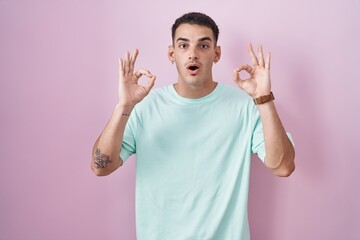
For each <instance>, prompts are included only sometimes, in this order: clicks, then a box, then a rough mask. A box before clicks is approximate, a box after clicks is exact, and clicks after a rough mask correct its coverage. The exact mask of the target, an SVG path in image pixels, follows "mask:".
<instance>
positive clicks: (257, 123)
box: [251, 106, 266, 162]
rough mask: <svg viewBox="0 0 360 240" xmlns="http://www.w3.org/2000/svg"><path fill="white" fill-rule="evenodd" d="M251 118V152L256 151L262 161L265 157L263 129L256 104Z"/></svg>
mask: <svg viewBox="0 0 360 240" xmlns="http://www.w3.org/2000/svg"><path fill="white" fill-rule="evenodd" d="M252 120H253V121H252V122H253V131H252V138H251V153H256V154H257V155H258V157H259V158H260V159H261V160H262V161H263V162H264V161H265V157H266V152H265V141H264V130H263V125H262V122H261V118H260V114H259V111H258V109H257V107H256V106H254V108H253V113H252Z"/></svg>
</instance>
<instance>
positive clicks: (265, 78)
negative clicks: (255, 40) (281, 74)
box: [234, 43, 271, 98]
mask: <svg viewBox="0 0 360 240" xmlns="http://www.w3.org/2000/svg"><path fill="white" fill-rule="evenodd" d="M248 52H249V55H250V57H251V59H252V63H253V66H252V67H251V66H249V65H248V64H244V65H241V66H239V67H237V68H235V69H234V81H235V82H236V83H237V85H238V86H239V87H240V88H241V89H243V90H244V91H245V92H246V93H247V94H249V95H250V96H251V97H252V98H257V97H260V96H264V95H268V94H270V91H271V84H270V53H268V54H267V56H266V62H265V61H264V54H263V48H262V46H261V45H260V46H259V48H258V57H257V56H256V55H255V53H254V50H253V48H252V45H251V43H250V44H249V46H248ZM241 71H246V72H247V73H248V74H249V75H250V77H249V78H247V79H241V78H240V72H241Z"/></svg>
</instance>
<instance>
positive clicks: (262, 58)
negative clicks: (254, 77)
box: [258, 45, 265, 67]
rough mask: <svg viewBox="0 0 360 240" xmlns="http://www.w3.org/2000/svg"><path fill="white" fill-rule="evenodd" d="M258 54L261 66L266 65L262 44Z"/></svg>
mask: <svg viewBox="0 0 360 240" xmlns="http://www.w3.org/2000/svg"><path fill="white" fill-rule="evenodd" d="M258 54H259V65H260V66H261V67H265V65H264V53H263V47H262V45H260V46H259V48H258Z"/></svg>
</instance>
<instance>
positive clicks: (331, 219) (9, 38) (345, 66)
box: [0, 0, 360, 240]
mask: <svg viewBox="0 0 360 240" xmlns="http://www.w3.org/2000/svg"><path fill="white" fill-rule="evenodd" d="M194 10H195V11H203V12H206V13H208V14H209V15H210V16H212V17H213V18H214V19H215V20H216V21H217V23H218V25H219V26H220V29H221V35H220V41H219V44H220V45H222V49H223V56H222V60H221V61H220V62H219V63H218V64H217V65H216V66H215V76H216V79H217V80H218V81H221V82H227V83H230V84H233V83H232V80H231V78H232V69H233V68H234V67H235V66H237V65H240V64H242V63H250V61H249V57H248V56H247V53H246V45H247V43H248V42H249V41H252V42H253V43H254V45H257V44H259V43H262V44H264V47H265V50H267V51H271V52H272V80H273V91H274V93H275V96H276V104H277V107H278V110H279V112H280V114H281V116H282V120H283V123H284V125H285V126H286V128H287V130H288V131H290V132H292V134H293V137H294V139H295V142H296V149H297V157H296V159H297V169H296V172H295V173H294V174H293V175H292V176H291V177H290V178H287V179H284V178H276V177H274V176H272V175H271V174H270V173H269V172H268V171H267V170H266V169H265V168H264V167H263V166H262V164H261V163H260V161H258V160H255V161H254V164H253V169H252V179H251V192H250V204H249V205H250V206H249V210H250V221H251V232H252V236H253V239H254V240H264V239H267V240H289V239H291V240H307V239H315V240H318V239H327V240H335V239H348V240H355V239H360V231H359V223H360V206H359V203H360V193H359V186H358V185H359V182H360V177H359V174H358V170H359V168H360V161H359V157H358V155H359V154H358V153H357V150H359V149H358V147H359V140H358V138H359V127H358V125H357V121H356V120H358V119H359V117H360V116H359V110H360V109H359V103H358V102H359V99H358V97H357V96H358V95H359V89H360V84H359V81H360V77H359V66H358V64H359V56H360V47H359V46H360V45H359V43H360V32H359V22H360V17H359V16H360V15H359V12H360V2H359V1H358V0H347V1H340V0H330V1H329V0H319V1H310V0H305V1H303V0H301V1H300V0H296V1H287V0H279V1H274V2H271V1H267V0H260V1H235V0H229V1H220V2H219V1H218V2H216V3H210V2H209V1H190V0H184V1H176V2H172V1H163V2H160V1H159V0H156V1H143V2H139V1H136V0H135V1H115V0H107V1H88V0H86V1H85V0H79V1H70V0H64V1H51V2H50V1H40V0H36V1H35V0H34V1H20V0H1V1H0V93H1V94H0V107H1V113H0V114H1V118H0V119H1V125H0V132H1V134H0V141H1V144H0V146H1V169H2V170H1V174H0V239H1V240H13V239H14V240H17V239H27V240H33V239H34V240H35V239H36V240H38V239H55V240H60V239H61V240H62V239H87V240H92V239H94V240H95V239H114V240H115V239H124V240H127V239H135V227H134V223H135V218H134V170H135V161H128V162H127V163H126V165H125V166H124V167H123V168H122V169H121V170H119V171H118V172H116V173H114V174H113V175H111V176H109V177H105V178H98V177H95V175H94V174H93V173H92V172H91V171H90V167H89V163H90V152H91V148H92V145H93V142H94V140H95V139H96V137H97V136H98V134H99V133H100V132H101V130H102V128H103V126H104V125H105V124H106V122H107V120H108V118H109V116H110V114H111V112H112V109H113V107H114V105H115V103H116V100H117V91H116V88H117V58H118V56H123V54H124V52H125V51H126V50H127V49H130V50H132V49H134V48H135V47H137V48H139V49H140V55H139V60H138V67H144V68H149V69H150V70H151V71H152V72H153V73H156V74H157V76H158V80H157V83H156V86H157V87H160V86H163V85H165V84H169V83H171V82H173V81H175V80H176V71H175V68H174V66H172V65H171V64H170V63H169V61H168V60H167V58H166V51H167V46H168V45H169V43H170V27H171V24H172V23H173V21H174V20H175V18H176V17H178V16H180V15H181V14H183V13H185V12H188V11H194ZM356 186H358V187H356Z"/></svg>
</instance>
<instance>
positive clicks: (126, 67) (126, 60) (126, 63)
mask: <svg viewBox="0 0 360 240" xmlns="http://www.w3.org/2000/svg"><path fill="white" fill-rule="evenodd" d="M129 62H130V53H129V51H127V52H126V54H125V58H124V74H127V73H129V72H130V66H129Z"/></svg>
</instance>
